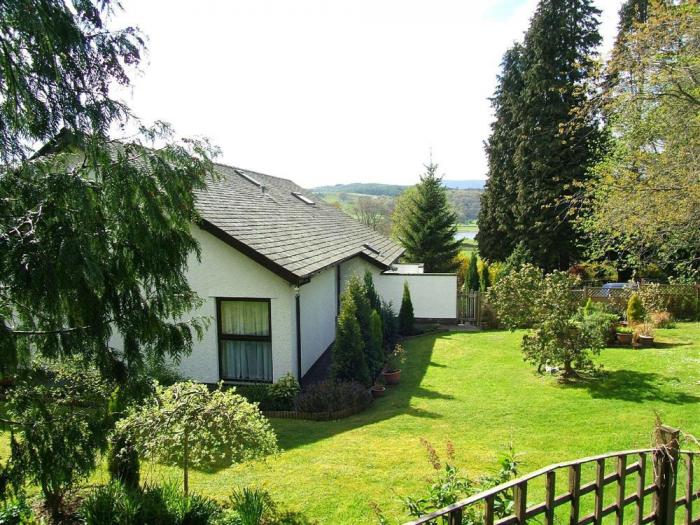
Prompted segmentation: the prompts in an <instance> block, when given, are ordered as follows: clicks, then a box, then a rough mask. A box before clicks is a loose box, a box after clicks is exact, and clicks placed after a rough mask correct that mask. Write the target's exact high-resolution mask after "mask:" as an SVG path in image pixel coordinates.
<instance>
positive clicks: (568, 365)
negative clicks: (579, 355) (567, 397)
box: [564, 359, 576, 379]
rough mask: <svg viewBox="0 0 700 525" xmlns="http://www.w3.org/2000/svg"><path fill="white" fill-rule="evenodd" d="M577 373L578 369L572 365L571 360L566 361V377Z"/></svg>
mask: <svg viewBox="0 0 700 525" xmlns="http://www.w3.org/2000/svg"><path fill="white" fill-rule="evenodd" d="M575 375H576V371H575V370H574V369H573V367H572V366H571V360H570V359H569V360H566V361H564V377H565V378H567V379H569V378H572V377H574V376H575Z"/></svg>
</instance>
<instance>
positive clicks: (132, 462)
mask: <svg viewBox="0 0 700 525" xmlns="http://www.w3.org/2000/svg"><path fill="white" fill-rule="evenodd" d="M107 470H108V471H109V475H110V477H111V479H112V480H113V481H118V482H120V483H122V484H123V485H124V486H125V487H127V488H130V489H136V488H138V486H139V479H140V472H139V471H140V462H139V454H138V452H137V451H136V446H135V444H134V442H133V440H132V439H131V437H130V436H129V435H128V434H126V433H124V432H114V433H113V434H112V437H111V439H110V444H109V448H108V449H107Z"/></svg>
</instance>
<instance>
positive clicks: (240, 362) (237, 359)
mask: <svg viewBox="0 0 700 525" xmlns="http://www.w3.org/2000/svg"><path fill="white" fill-rule="evenodd" d="M221 374H222V376H223V377H224V378H226V379H233V380H235V379H248V380H258V381H272V348H271V344H270V342H269V341H231V340H223V341H221Z"/></svg>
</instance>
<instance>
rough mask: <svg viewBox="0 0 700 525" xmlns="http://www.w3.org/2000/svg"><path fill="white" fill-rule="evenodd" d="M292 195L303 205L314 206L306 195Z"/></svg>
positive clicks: (295, 192)
mask: <svg viewBox="0 0 700 525" xmlns="http://www.w3.org/2000/svg"><path fill="white" fill-rule="evenodd" d="M292 195H294V196H295V197H296V198H297V199H299V200H300V201H301V202H303V203H304V204H316V203H315V202H314V201H312V200H311V199H309V198H308V197H307V196H306V195H302V194H301V193H299V192H298V191H293V192H292Z"/></svg>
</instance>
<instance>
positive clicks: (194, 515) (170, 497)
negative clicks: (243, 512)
mask: <svg viewBox="0 0 700 525" xmlns="http://www.w3.org/2000/svg"><path fill="white" fill-rule="evenodd" d="M220 514H221V508H220V507H219V505H217V504H216V502H214V501H213V500H211V499H209V498H206V497H203V496H200V495H198V494H192V495H190V496H186V495H184V494H183V493H182V492H181V491H180V490H179V489H178V488H177V486H175V485H173V484H165V485H163V486H160V487H158V486H156V487H146V488H145V489H144V490H138V489H131V490H130V489H128V488H126V487H125V486H124V485H122V484H121V483H118V482H116V481H112V482H110V483H109V484H107V485H104V486H102V487H98V488H97V489H95V490H93V491H92V492H91V493H90V494H88V496H87V497H86V498H85V499H84V500H83V502H82V503H81V506H80V509H79V515H80V517H81V519H82V521H83V523H85V524H86V525H140V524H142V523H157V524H159V525H208V524H211V523H214V521H215V519H216V518H217V517H218V516H219V515H220Z"/></svg>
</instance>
